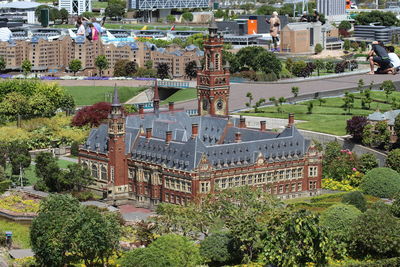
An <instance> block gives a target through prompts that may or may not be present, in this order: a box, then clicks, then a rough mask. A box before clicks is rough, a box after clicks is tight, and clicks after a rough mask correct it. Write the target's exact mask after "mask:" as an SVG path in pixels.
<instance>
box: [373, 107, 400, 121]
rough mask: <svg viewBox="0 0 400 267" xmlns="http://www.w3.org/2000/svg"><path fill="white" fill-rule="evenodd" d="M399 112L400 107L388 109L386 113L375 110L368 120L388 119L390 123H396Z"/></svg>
mask: <svg viewBox="0 0 400 267" xmlns="http://www.w3.org/2000/svg"><path fill="white" fill-rule="evenodd" d="M399 114H400V109H396V110H390V111H386V112H385V113H381V112H379V111H375V112H374V113H372V114H369V115H368V120H370V121H386V120H387V121H388V125H394V121H395V119H396V117H397V116H398V115H399Z"/></svg>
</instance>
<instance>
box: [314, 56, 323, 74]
mask: <svg viewBox="0 0 400 267" xmlns="http://www.w3.org/2000/svg"><path fill="white" fill-rule="evenodd" d="M314 64H315V67H316V68H317V74H318V76H319V71H320V70H322V69H323V68H325V63H324V61H322V60H321V59H317V60H315V62H314Z"/></svg>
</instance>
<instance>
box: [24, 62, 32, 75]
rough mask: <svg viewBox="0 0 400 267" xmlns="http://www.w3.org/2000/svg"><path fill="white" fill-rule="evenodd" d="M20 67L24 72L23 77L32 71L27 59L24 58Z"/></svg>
mask: <svg viewBox="0 0 400 267" xmlns="http://www.w3.org/2000/svg"><path fill="white" fill-rule="evenodd" d="M21 68H22V71H23V72H24V75H25V77H27V76H28V74H29V73H30V72H31V71H32V63H31V62H30V61H29V60H27V59H25V60H24V61H23V62H22V66H21Z"/></svg>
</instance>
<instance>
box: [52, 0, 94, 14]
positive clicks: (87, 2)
mask: <svg viewBox="0 0 400 267" xmlns="http://www.w3.org/2000/svg"><path fill="white" fill-rule="evenodd" d="M58 6H59V7H60V9H61V8H65V9H66V10H67V11H68V13H69V14H73V15H81V14H82V13H83V12H92V1H91V0H58Z"/></svg>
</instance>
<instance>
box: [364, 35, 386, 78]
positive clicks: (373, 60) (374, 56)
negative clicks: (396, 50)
mask: <svg viewBox="0 0 400 267" xmlns="http://www.w3.org/2000/svg"><path fill="white" fill-rule="evenodd" d="M368 61H369V66H370V68H371V71H370V72H368V74H371V75H372V74H375V73H377V74H380V73H385V72H384V71H385V70H387V69H389V68H391V67H392V64H391V63H390V59H389V55H388V52H387V51H386V48H385V47H384V46H383V44H382V42H377V41H374V42H372V49H371V51H369V53H368ZM375 65H378V66H379V67H378V69H377V70H376V72H375V71H374V68H375Z"/></svg>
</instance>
